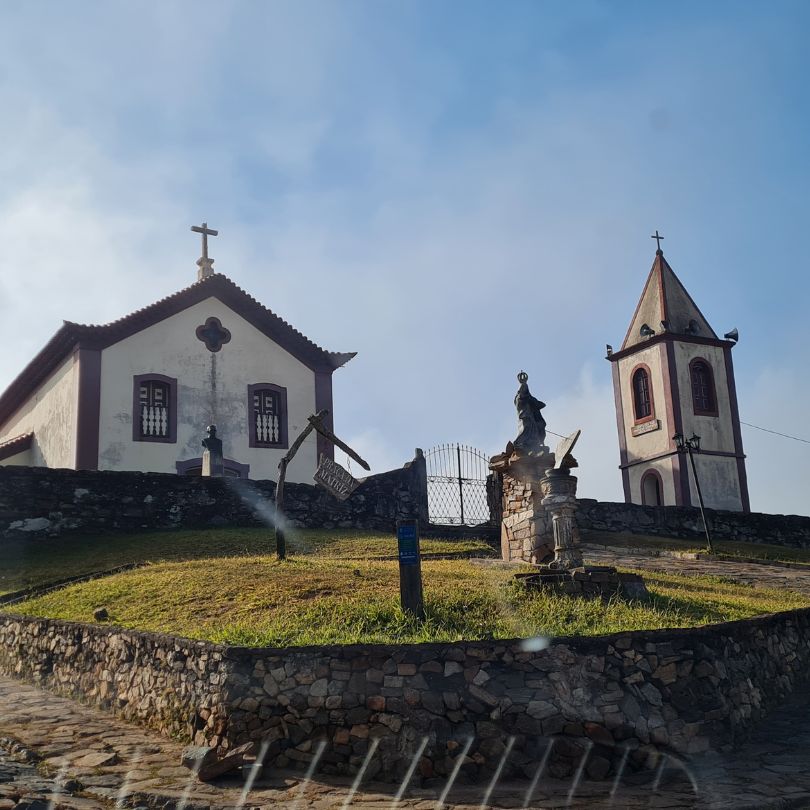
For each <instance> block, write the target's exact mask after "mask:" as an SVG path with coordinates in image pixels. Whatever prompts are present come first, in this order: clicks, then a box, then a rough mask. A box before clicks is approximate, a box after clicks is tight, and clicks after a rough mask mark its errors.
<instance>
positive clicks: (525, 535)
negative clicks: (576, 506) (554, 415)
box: [489, 371, 554, 563]
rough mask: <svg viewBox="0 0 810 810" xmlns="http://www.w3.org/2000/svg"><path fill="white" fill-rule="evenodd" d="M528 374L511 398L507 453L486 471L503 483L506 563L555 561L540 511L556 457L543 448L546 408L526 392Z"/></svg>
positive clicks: (543, 510) (548, 528)
mask: <svg viewBox="0 0 810 810" xmlns="http://www.w3.org/2000/svg"><path fill="white" fill-rule="evenodd" d="M528 380H529V375H528V374H526V373H525V372H524V371H521V372H520V374H518V382H519V383H520V387H519V388H518V392H517V394H516V395H515V408H516V409H517V414H518V434H517V438H516V439H515V440H514V441H513V442H509V443H508V444H507V445H506V450H504V452H503V453H501V454H500V455H497V456H493V458H492V459H490V462H489V468H490V470H492V472H493V473H494V474H495V475H496V476H497V477H498V478H499V479H500V480H501V482H502V492H503V496H502V497H503V504H502V511H503V519H502V520H501V555H502V557H503V559H504V560H525V561H526V562H532V563H542V562H549V561H550V560H551V559H552V558H553V556H554V539H553V535H552V524H551V519H550V517H549V514H548V512H547V510H546V508H545V507H544V506H543V497H544V493H543V491H542V489H541V483H540V482H541V481H542V480H543V479H544V478H545V477H546V471H547V470H550V469H552V468H553V467H554V453H552V452H551V450H550V449H549V448H548V446H547V445H546V443H545V441H546V420H545V419H544V418H543V415H542V413H541V411H542V409H543V408H544V407H545V403H543V402H540V400H538V399H535V397H533V396H532V394H531V392H530V391H529V385H528Z"/></svg>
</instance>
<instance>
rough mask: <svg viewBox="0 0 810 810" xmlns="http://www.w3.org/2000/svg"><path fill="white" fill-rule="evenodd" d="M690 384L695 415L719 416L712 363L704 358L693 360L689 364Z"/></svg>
mask: <svg viewBox="0 0 810 810" xmlns="http://www.w3.org/2000/svg"><path fill="white" fill-rule="evenodd" d="M689 384H690V387H691V389H692V410H693V411H694V413H695V415H696V416H717V415H718V411H717V389H716V388H715V385H714V371H713V369H712V366H711V363H709V362H708V361H707V360H705V359H704V358H702V357H695V358H693V359H692V360H691V362H690V363H689Z"/></svg>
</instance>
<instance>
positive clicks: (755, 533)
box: [577, 498, 810, 548]
mask: <svg viewBox="0 0 810 810" xmlns="http://www.w3.org/2000/svg"><path fill="white" fill-rule="evenodd" d="M706 517H707V520H708V523H709V528H710V530H711V533H712V537H713V538H714V539H715V540H744V541H746V542H750V543H774V544H776V545H783V546H792V547H794V548H810V517H805V516H803V515H766V514H762V513H760V512H750V513H747V514H746V513H744V512H724V511H720V510H716V509H707V510H706ZM577 524H578V525H579V527H580V529H583V530H585V531H587V530H592V531H600V532H630V533H633V534H649V535H656V536H661V537H682V538H685V539H691V538H703V537H705V535H704V533H703V523H702V521H701V518H700V510H699V509H696V508H692V507H682V506H639V505H637V504H631V503H610V502H604V501H594V500H590V499H587V498H581V499H580V500H579V508H578V510H577Z"/></svg>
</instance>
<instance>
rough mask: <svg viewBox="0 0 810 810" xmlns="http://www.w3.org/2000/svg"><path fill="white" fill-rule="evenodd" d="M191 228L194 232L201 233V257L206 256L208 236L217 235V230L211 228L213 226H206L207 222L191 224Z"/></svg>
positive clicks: (204, 257)
mask: <svg viewBox="0 0 810 810" xmlns="http://www.w3.org/2000/svg"><path fill="white" fill-rule="evenodd" d="M191 230H192V231H194V233H201V234H202V258H203V259H207V258H208V237H209V236H219V231H215V230H213V228H209V227H208V223H207V222H203V224H202V225H192V226H191Z"/></svg>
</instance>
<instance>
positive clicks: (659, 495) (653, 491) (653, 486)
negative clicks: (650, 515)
mask: <svg viewBox="0 0 810 810" xmlns="http://www.w3.org/2000/svg"><path fill="white" fill-rule="evenodd" d="M641 502H642V503H643V504H644V506H663V505H664V493H663V491H662V488H661V477H660V476H659V475H658V473H657V472H655V471H654V470H648V471H647V472H646V473H644V475H643V477H642V479H641Z"/></svg>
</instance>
